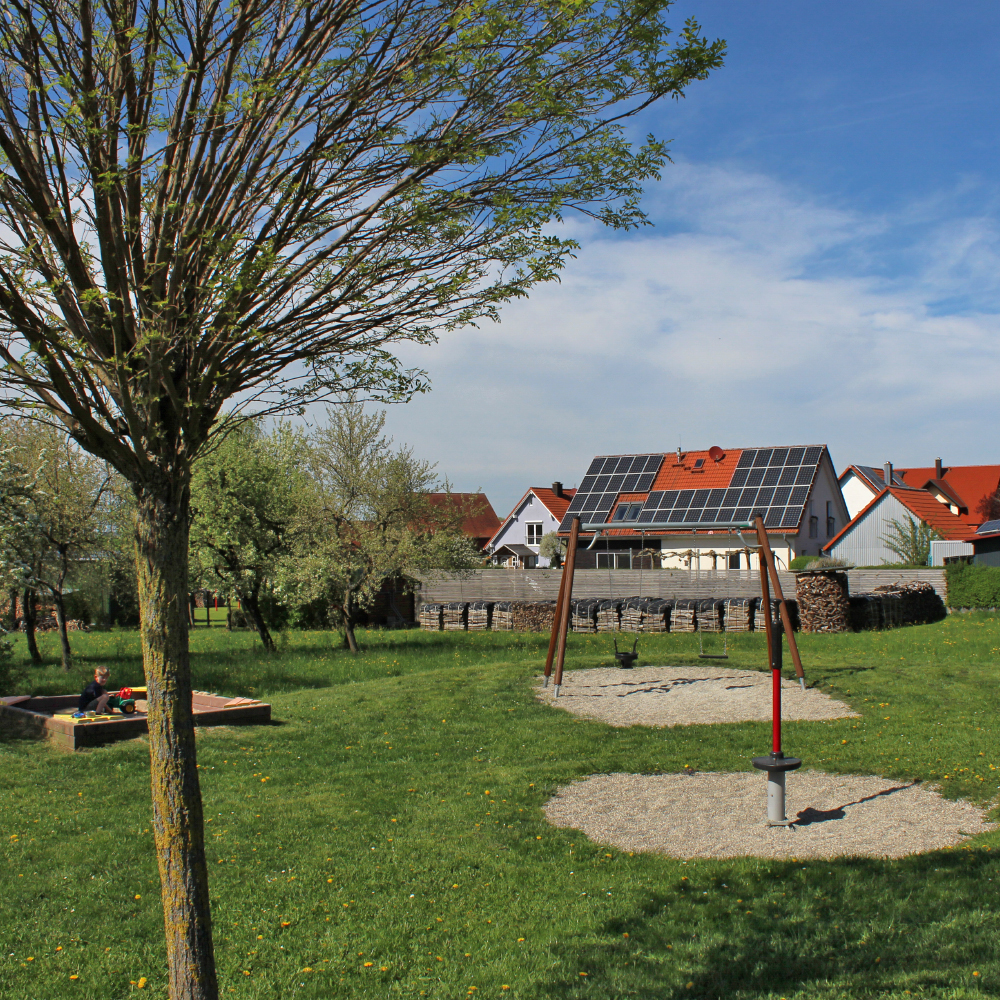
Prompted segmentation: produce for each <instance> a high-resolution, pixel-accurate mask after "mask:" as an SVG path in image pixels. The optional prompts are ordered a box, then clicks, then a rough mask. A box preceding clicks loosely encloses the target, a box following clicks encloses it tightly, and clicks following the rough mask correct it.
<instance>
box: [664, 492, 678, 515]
mask: <svg viewBox="0 0 1000 1000" xmlns="http://www.w3.org/2000/svg"><path fill="white" fill-rule="evenodd" d="M679 495H680V494H679V493H678V491H677V490H666V491H665V492H664V493H663V494H662V496H661V497H660V510H672V509H673V508H674V507H676V506H677V498H678V496H679Z"/></svg>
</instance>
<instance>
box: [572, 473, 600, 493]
mask: <svg viewBox="0 0 1000 1000" xmlns="http://www.w3.org/2000/svg"><path fill="white" fill-rule="evenodd" d="M596 482H597V476H584V477H583V482H582V483H580V487H579V489H578V490H577V491H576V492H577V493H590V492H591V491H592V490H593V489H594V483H596Z"/></svg>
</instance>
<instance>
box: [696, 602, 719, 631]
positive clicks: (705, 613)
mask: <svg viewBox="0 0 1000 1000" xmlns="http://www.w3.org/2000/svg"><path fill="white" fill-rule="evenodd" d="M725 603H726V602H725V601H717V600H715V598H713V597H709V598H706V599H705V600H702V601H699V602H698V610H697V611H696V612H695V613H696V615H697V618H698V631H699V632H721V631H722V608H723V605H724V604H725Z"/></svg>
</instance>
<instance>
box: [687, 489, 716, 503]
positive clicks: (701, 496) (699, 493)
mask: <svg viewBox="0 0 1000 1000" xmlns="http://www.w3.org/2000/svg"><path fill="white" fill-rule="evenodd" d="M711 492H712V491H711V490H696V491H695V494H694V497H693V498H692V500H691V506H692V507H704V506H705V504H706V503H707V502H708V495H709V493H711Z"/></svg>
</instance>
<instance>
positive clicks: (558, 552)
mask: <svg viewBox="0 0 1000 1000" xmlns="http://www.w3.org/2000/svg"><path fill="white" fill-rule="evenodd" d="M565 551H566V548H565V545H564V544H563V541H562V539H561V538H560V537H559V535H558V534H557V533H556V532H555V531H549V532H546V533H545V534H544V535H542V541H541V543H540V544H539V546H538V554H539V555H540V556H541V557H542V558H543V559H548V561H549V565H550V566H551V567H552V568H553V569H559V567H560V566H562V561H563V556H564V555H565Z"/></svg>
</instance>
